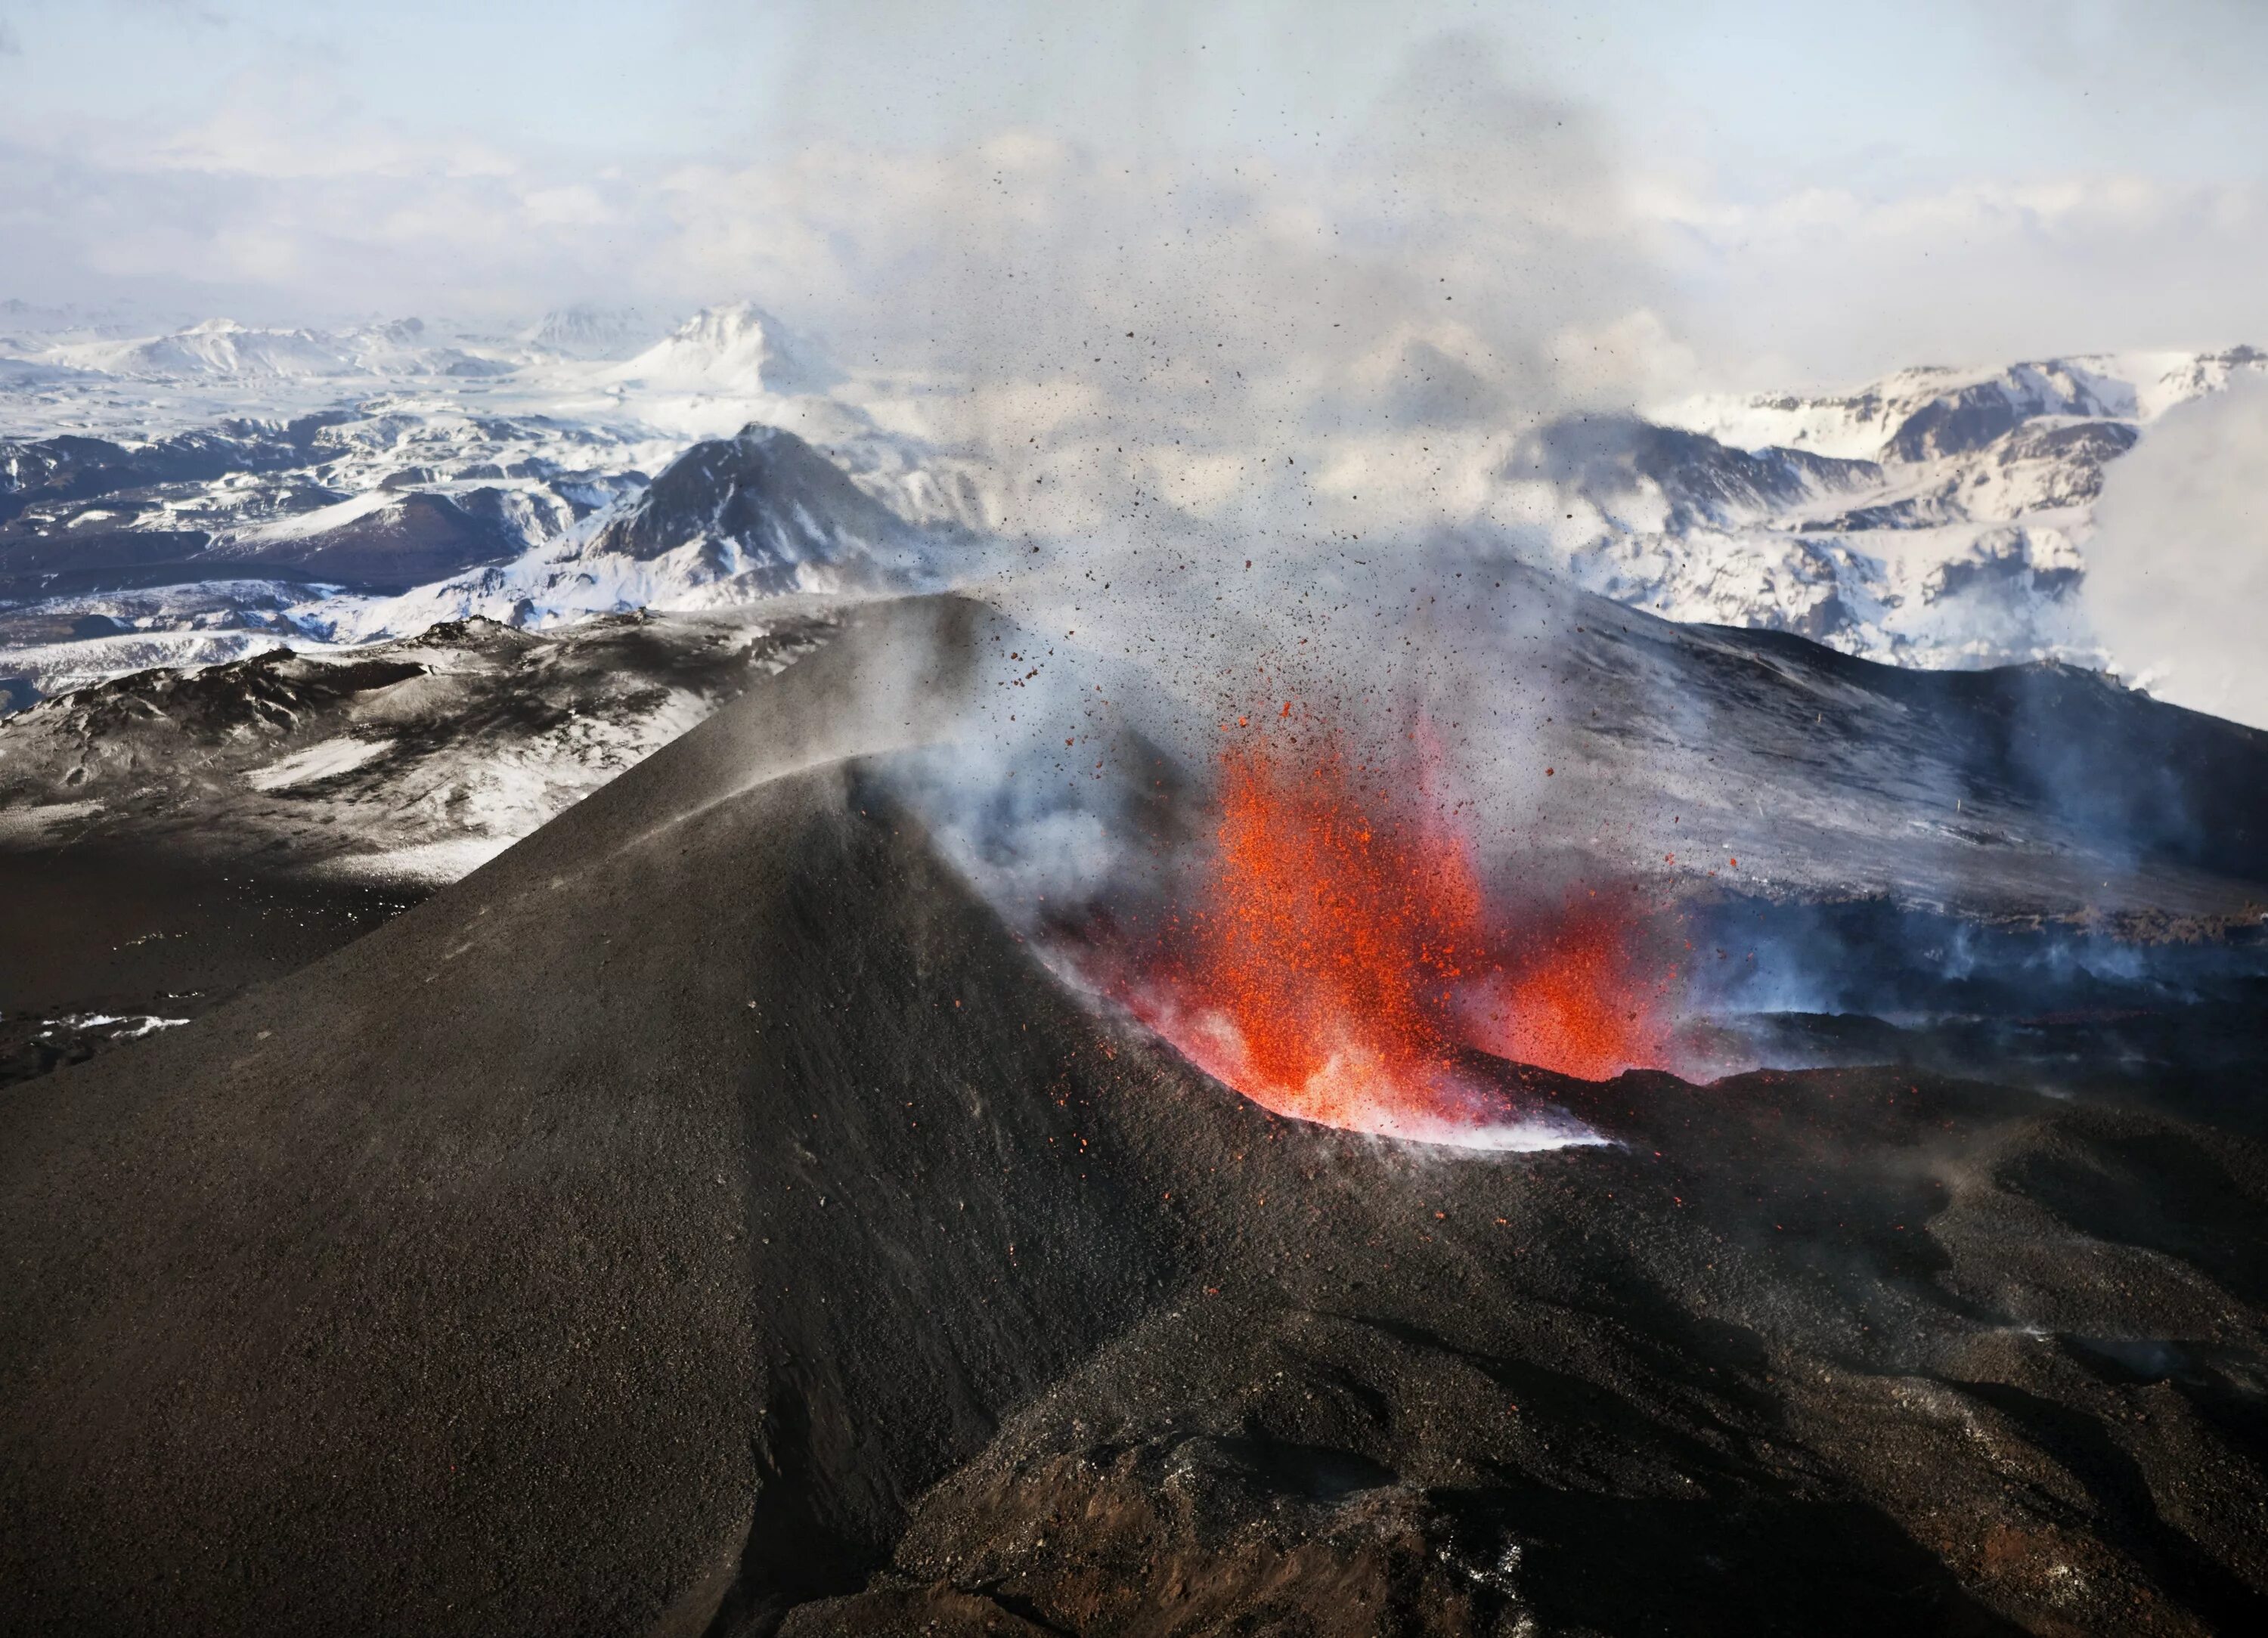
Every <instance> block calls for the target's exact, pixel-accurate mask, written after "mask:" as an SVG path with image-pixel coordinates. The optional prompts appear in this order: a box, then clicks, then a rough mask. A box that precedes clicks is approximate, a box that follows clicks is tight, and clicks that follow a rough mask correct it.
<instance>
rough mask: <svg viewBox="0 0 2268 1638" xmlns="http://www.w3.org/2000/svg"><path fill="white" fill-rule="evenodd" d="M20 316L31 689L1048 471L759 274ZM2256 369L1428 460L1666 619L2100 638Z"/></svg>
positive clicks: (372, 622)
mask: <svg viewBox="0 0 2268 1638" xmlns="http://www.w3.org/2000/svg"><path fill="white" fill-rule="evenodd" d="M5 316H7V317H9V318H11V320H14V321H16V322H17V328H16V329H15V330H14V331H12V332H11V333H10V334H11V337H12V339H0V355H6V354H9V353H11V352H12V353H13V355H14V356H12V357H4V356H0V687H5V689H6V690H7V697H8V698H9V699H10V700H11V701H13V702H14V703H16V704H19V705H20V704H21V703H23V702H24V701H27V700H29V699H32V698H36V697H38V696H40V695H42V694H51V693H54V692H55V691H56V690H57V689H58V688H63V687H74V686H77V685H78V684H81V683H83V682H85V681H88V680H91V679H97V678H99V677H103V676H108V675H115V674H118V672H120V671H122V670H123V669H128V668H130V667H131V666H133V665H151V664H174V665H192V664H207V663H213V662H216V661H221V660H230V659H236V658H240V657H244V656H245V655H247V654H248V653H252V652H255V651H257V650H258V649H259V648H260V646H261V645H262V644H265V643H271V642H273V641H275V640H276V637H277V635H279V633H280V634H283V635H287V636H289V637H291V639H293V640H295V641H305V642H314V643H341V642H359V641H366V640H373V639H376V638H379V637H398V636H403V635H410V634H412V633H414V632H416V631H417V630H419V629H422V628H423V623H429V622H430V621H435V620H454V619H463V618H468V617H471V616H475V615H479V616H482V617H486V618H492V619H497V620H501V621H508V622H512V623H515V624H520V625H533V626H543V625H548V624H554V623H556V622H558V621H563V620H568V619H573V618H578V617H580V616H583V615H585V614H590V613H609V612H619V611H622V610H627V609H632V608H637V607H644V606H653V607H665V608H707V607H718V606H724V605H726V604H729V603H733V602H741V601H746V600H748V599H755V598H762V597H768V596H773V595H777V594H778V593H780V592H782V591H835V590H849V589H858V588H863V587H873V586H882V585H898V586H903V585H909V584H922V583H923V582H924V577H928V576H931V575H932V574H933V573H934V571H935V570H936V569H937V568H938V566H939V564H940V563H942V562H946V561H965V560H966V556H967V550H968V543H969V542H970V541H971V540H976V539H977V538H981V537H984V536H990V535H995V534H997V533H999V532H1001V531H1002V530H1003V529H1004V527H1005V526H1006V525H1005V520H1008V519H1013V518H1015V517H1017V516H1018V515H1019V513H1020V511H1022V510H1027V509H1024V508H1022V507H1020V505H1019V504H1018V501H1017V496H1016V494H1015V493H1014V488H1015V486H1014V484H1013V482H1012V481H1011V480H1010V478H1009V477H1008V476H1007V474H1005V472H1004V470H1002V469H1000V468H999V467H998V466H995V465H993V464H992V463H990V461H988V459H986V457H985V456H984V455H983V452H980V451H977V450H975V449H970V448H961V447H946V446H943V445H941V444H938V443H934V442H931V441H925V440H924V438H923V437H918V436H916V435H914V434H912V433H910V432H908V431H904V430H899V429H902V428H904V427H907V426H910V425H917V424H922V422H921V421H920V417H919V415H918V414H916V413H914V411H913V410H912V409H909V404H912V403H913V402H914V401H915V400H908V399H906V398H905V397H904V396H903V390H904V389H903V384H902V383H896V382H884V381H882V380H880V378H877V379H875V380H868V379H866V378H845V377H843V376H842V375H840V374H839V373H838V372H837V371H835V370H834V369H833V368H832V367H831V366H830V365H829V364H828V363H827V362H826V361H825V359H824V358H823V357H822V356H821V355H819V354H818V353H817V352H815V351H814V349H812V348H811V347H810V346H809V344H808V343H806V342H803V341H800V340H799V339H798V338H797V337H796V336H795V335H794V334H793V333H792V331H791V330H789V329H788V328H787V327H784V326H783V325H782V324H781V323H780V321H779V320H777V318H775V317H773V316H772V315H771V314H770V313H769V312H766V311H765V310H764V309H763V308H762V307H760V306H758V305H755V304H753V303H748V302H740V303H735V304H730V305H722V306H717V307H711V308H709V309H707V310H705V311H703V312H700V313H698V314H696V315H695V316H694V317H693V318H691V319H690V320H687V321H685V322H684V323H682V324H681V325H679V326H678V327H676V328H675V329H674V331H670V332H668V333H666V334H660V339H659V340H652V339H651V338H652V337H653V336H654V335H656V334H658V333H659V332H660V331H661V329H662V327H663V321H662V320H659V319H658V318H656V317H654V316H652V315H650V314H647V313H644V312H640V311H638V310H635V309H630V308H610V307H600V306H593V305H583V306H574V307H567V308H563V309H560V310H558V311H556V312H552V313H550V314H549V315H546V317H545V318H544V319H542V320H541V321H539V322H537V323H536V324H534V326H532V327H524V328H522V329H520V330H519V331H517V332H514V333H512V334H509V335H505V336H504V337H502V338H501V339H498V338H497V337H486V338H485V339H484V336H483V334H481V333H475V332H473V331H469V330H464V329H460V328H458V327H452V326H450V325H449V324H447V323H446V321H436V322H435V323H433V324H431V325H427V324H423V323H420V322H419V321H417V320H398V321H389V322H382V323H380V322H373V323H368V324H360V325H350V326H347V327H342V328H339V329H335V330H316V329H274V328H270V329H261V328H254V327H247V326H244V325H240V324H235V323H231V322H228V321H225V320H208V321H206V322H203V323H199V324H192V325H188V326H186V327H174V328H172V329H169V330H164V331H162V332H161V333H159V334H154V335H153V334H149V333H148V326H147V324H146V323H143V324H138V325H137V324H134V323H129V322H126V321H125V320H122V319H121V318H120V316H119V315H115V314H110V315H97V316H92V317H90V316H88V315H80V314H72V313H67V312H62V311H60V310H57V311H53V312H49V311H46V310H34V309H32V308H28V307H19V308H18V309H14V310H9V311H8V312H7V313H6V315H5ZM649 342H650V344H647V343H649ZM641 347H643V350H639V349H640V348H641ZM2263 371H2268V354H2263V353H2261V352H2259V351H2257V350H2256V349H2250V348H2235V349H2228V350H2225V351H2220V352H2209V353H2180V354H2136V355H2084V356H2073V357H2068V358H2058V359H2049V360H2044V361H2039V362H2034V363H2027V364H2015V365H2012V366H2009V367H2007V368H2005V369H1999V370H1982V371H1950V370H1937V369H1925V370H1909V371H1901V372H1899V373H1898V374H1896V375H1894V376H1891V377H1889V378H1885V379H1883V380H1881V381H1880V382H1877V383H1874V384H1873V385H1871V386H1866V387H1863V388H1860V389H1858V390H1856V391H1852V392H1842V393H1816V394H1789V393H1779V394H1762V395H1751V396H1745V397H1712V398H1698V399H1692V400H1686V401H1684V402H1682V403H1678V404H1674V405H1668V406H1664V407H1659V408H1654V409H1653V410H1652V411H1650V412H1649V413H1648V414H1647V415H1645V416H1638V415H1594V416H1591V417H1588V418H1577V419H1572V420H1563V421H1559V422H1553V423H1550V424H1548V425H1545V426H1543V427H1542V428H1540V429H1537V430H1534V431H1532V432H1530V433H1528V434H1527V435H1525V436H1523V437H1520V438H1518V439H1517V440H1516V441H1509V442H1508V441H1506V440H1497V441H1494V442H1492V443H1486V444H1479V445H1476V451H1478V453H1476V455H1475V456H1473V457H1471V459H1473V460H1474V461H1475V462H1476V465H1474V466H1473V467H1472V469H1471V470H1469V471H1463V472H1460V473H1454V474H1449V476H1450V477H1452V478H1454V479H1455V480H1456V481H1454V482H1447V481H1444V482H1441V483H1439V484H1436V485H1434V486H1433V488H1434V490H1435V492H1436V493H1456V494H1465V495H1472V496H1480V497H1482V499H1481V501H1480V503H1479V514H1478V517H1477V518H1476V521H1478V522H1480V523H1483V524H1485V525H1491V526H1494V527H1496V528H1498V529H1500V530H1503V531H1506V532H1507V533H1509V535H1510V537H1511V538H1512V540H1513V541H1514V542H1515V543H1516V544H1518V545H1519V546H1520V547H1521V548H1522V549H1524V550H1526V551H1528V552H1529V553H1530V554H1531V555H1533V556H1535V557H1536V558H1538V559H1541V560H1544V561H1548V562H1552V563H1554V564H1556V565H1557V566H1558V567H1560V568H1562V569H1565V570H1566V571H1567V572H1569V573H1570V574H1571V575H1572V577H1573V578H1574V579H1575V580H1576V581H1578V583H1580V584H1582V585H1583V586H1585V587H1586V588H1587V589H1589V590H1592V591H1597V592H1600V593H1602V594H1603V595H1605V596H1608V597H1610V598H1613V599H1616V600H1617V601H1620V602H1623V603H1624V604H1627V605H1630V606H1635V607H1639V608H1643V609H1646V610H1647V611H1649V612H1652V613H1659V614H1663V615H1666V616H1668V617H1670V618H1672V619H1676V620H1681V621H1704V622H1711V623H1717V624H1724V625H1731V626H1740V627H1749V628H1761V629H1767V630H1781V631H1790V632H1794V633H1798V634H1800V635H1808V636H1812V637H1815V638H1817V639H1819V640H1820V641H1823V642H1825V643H1829V644H1830V645H1831V646H1833V647H1836V648H1837V649H1840V650H1845V652H1849V653H1853V654H1858V655H1861V656H1865V657H1873V658H1879V659H1885V660H1890V661H1895V662H1897V663H1900V664H1905V665H1931V666H1942V665H1992V664H1999V663H2004V662H2009V661H2022V660H2029V659H2035V658H2042V657H2051V658H2063V659H2070V660H2075V661H2079V662H2081V663H2087V664H2093V665H2101V664H2102V663H2103V662H2104V661H2105V660H2106V658H2108V657H2107V656H2106V655H2105V654H2104V653H2103V652H2102V650H2101V648H2100V646H2099V645H2098V644H2097V643H2096V641H2095V637H2094V635H2093V634H2092V633H2091V632H2090V631H2089V629H2088V627H2087V624H2086V621H2085V620H2084V618H2083V614H2082V611H2081V608H2080V599H2079V598H2078V597H2077V596H2076V595H2075V593H2076V591H2077V589H2078V588H2079V586H2080V584H2081V583H2082V581H2083V579H2084V577H2085V573H2086V562H2087V547H2088V538H2089V535H2090V533H2091V531H2092V529H2093V526H2094V507H2095V501H2096V498H2097V496H2099V495H2100V494H2101V492H2102V485H2103V482H2104V476H2105V473H2106V471H2107V470H2108V469H2109V468H2110V466H2111V465H2112V464H2113V463H2115V462H2116V461H2117V460H2118V459H2120V458H2121V457H2122V456H2123V455H2124V453H2125V452H2127V451H2129V450H2130V449H2132V447H2134V445H2135V444H2137V442H2138V441H2139V440H2140V439H2142V438H2144V437H2148V436H2149V435H2150V433H2149V430H2150V428H2151V426H2152V425H2153V423H2154V422H2155V421H2156V420H2157V418H2158V417H2160V416H2161V415H2164V414H2165V413H2166V412H2167V411H2168V410H2169V409H2170V408H2173V407H2175V406H2176V405H2179V404H2183V403H2186V402H2188V401H2190V400H2193V399H2196V398H2198V397H2199V396H2201V395H2205V394H2208V393H2216V392H2219V391H2220V390H2221V389H2222V388H2224V387H2226V386H2228V383H2229V382H2230V381H2231V380H2232V379H2235V378H2240V377H2242V376H2245V375H2248V374H2255V373H2259V372H2263ZM916 396H917V398H918V394H917V395H916ZM10 425H16V426H24V425H30V426H33V427H36V428H37V429H39V430H38V431H36V432H34V433H33V434H31V435H28V436H22V437H15V438H12V439H11V438H8V437H5V436H4V429H5V428H6V427H8V426H10ZM1507 450H1508V451H1509V452H1508V453H1507ZM1301 470H1302V472H1303V473H1304V472H1305V471H1306V470H1307V468H1306V467H1305V466H1304V465H1303V466H1302V469H1301ZM1316 470H1318V471H1320V470H1322V468H1320V467H1318V468H1316ZM654 474H660V475H659V478H658V479H656V478H655V477H654ZM1296 482H1297V480H1294V483H1295V484H1296ZM1364 487H1365V488H1368V487H1369V486H1367V485H1366V486H1364ZM1294 494H1295V496H1296V490H1295V491H1294ZM1200 521H1202V520H1200ZM1398 521H1399V522H1403V523H1407V524H1409V525H1410V527H1411V528H1412V529H1413V530H1414V529H1416V528H1418V527H1420V526H1422V523H1423V521H1424V520H1418V519H1402V520H1398ZM1452 521H1455V520H1454V519H1453V520H1452Z"/></svg>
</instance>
